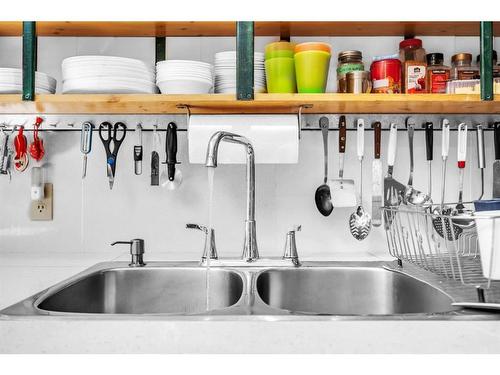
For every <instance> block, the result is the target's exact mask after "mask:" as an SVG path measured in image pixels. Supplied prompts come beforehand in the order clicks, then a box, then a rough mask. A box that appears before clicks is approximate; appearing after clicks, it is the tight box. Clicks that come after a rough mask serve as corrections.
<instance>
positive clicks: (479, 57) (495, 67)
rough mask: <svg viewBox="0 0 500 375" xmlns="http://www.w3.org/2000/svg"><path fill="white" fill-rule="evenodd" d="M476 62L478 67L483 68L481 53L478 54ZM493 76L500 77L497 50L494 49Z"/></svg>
mask: <svg viewBox="0 0 500 375" xmlns="http://www.w3.org/2000/svg"><path fill="white" fill-rule="evenodd" d="M476 64H477V68H478V69H479V70H481V55H477V57H476ZM477 78H479V77H477ZM493 78H500V65H497V51H495V50H493Z"/></svg>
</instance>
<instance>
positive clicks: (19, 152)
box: [14, 126, 29, 172]
mask: <svg viewBox="0 0 500 375" xmlns="http://www.w3.org/2000/svg"><path fill="white" fill-rule="evenodd" d="M14 148H15V150H16V155H15V156H14V168H15V169H16V171H18V172H23V171H24V170H26V168H27V167H28V164H29V158H28V140H27V139H26V136H25V135H24V126H20V127H18V130H17V135H16V136H15V137H14Z"/></svg>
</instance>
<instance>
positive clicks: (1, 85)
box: [0, 68, 57, 94]
mask: <svg viewBox="0 0 500 375" xmlns="http://www.w3.org/2000/svg"><path fill="white" fill-rule="evenodd" d="M56 85H57V81H56V80H55V78H52V77H51V76H49V75H47V74H45V73H41V72H35V93H36V94H54V93H55V92H56ZM22 92H23V71H22V70H21V69H16V68H0V94H21V93H22Z"/></svg>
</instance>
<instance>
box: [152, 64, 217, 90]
mask: <svg viewBox="0 0 500 375" xmlns="http://www.w3.org/2000/svg"><path fill="white" fill-rule="evenodd" d="M156 84H157V86H158V87H159V88H160V91H161V93H162V94H208V93H211V92H213V86H214V73H213V66H212V64H209V63H205V62H201V61H192V60H165V61H160V62H158V63H157V64H156Z"/></svg>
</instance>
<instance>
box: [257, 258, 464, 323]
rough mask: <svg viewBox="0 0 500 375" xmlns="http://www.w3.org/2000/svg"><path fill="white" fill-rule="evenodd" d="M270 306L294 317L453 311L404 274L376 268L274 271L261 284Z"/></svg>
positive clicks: (438, 296)
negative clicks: (288, 312)
mask: <svg viewBox="0 0 500 375" xmlns="http://www.w3.org/2000/svg"><path fill="white" fill-rule="evenodd" d="M257 292H258V294H259V296H260V298H261V299H262V300H263V301H264V302H265V303H266V304H268V305H269V306H271V307H273V308H277V309H285V310H289V311H291V312H295V313H310V314H332V315H390V314H417V313H440V312H448V311H451V310H454V308H453V307H452V306H451V303H452V299H451V298H450V297H449V296H448V295H446V294H444V293H443V292H441V291H440V290H438V289H436V288H434V287H432V286H431V285H429V284H427V283H424V282H422V281H419V280H418V279H415V278H412V277H410V276H407V275H405V274H402V273H398V272H394V271H390V270H387V269H385V268H382V267H380V268H377V267H332V268H302V269H300V268H299V269H272V270H268V271H264V272H262V273H261V274H260V275H259V276H258V278H257Z"/></svg>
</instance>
